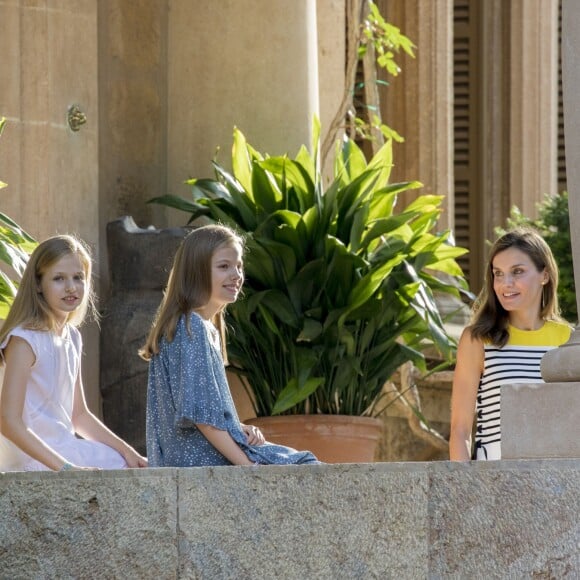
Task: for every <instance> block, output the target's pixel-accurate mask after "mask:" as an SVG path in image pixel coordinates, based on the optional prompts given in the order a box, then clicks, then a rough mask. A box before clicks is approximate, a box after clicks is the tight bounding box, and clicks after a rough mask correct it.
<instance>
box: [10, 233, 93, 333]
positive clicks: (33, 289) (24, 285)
mask: <svg viewBox="0 0 580 580" xmlns="http://www.w3.org/2000/svg"><path fill="white" fill-rule="evenodd" d="M70 254H75V255H77V256H78V257H79V260H80V262H81V264H82V267H83V271H84V275H85V284H86V286H85V293H84V296H83V300H82V302H81V303H80V305H79V307H78V308H77V309H76V310H74V311H73V312H71V313H70V314H69V315H68V317H67V320H66V321H67V323H68V324H72V325H73V326H80V324H82V322H83V321H84V319H85V317H86V315H87V313H90V314H91V315H92V316H93V317H94V318H95V320H98V314H97V311H96V308H95V299H94V293H93V288H92V284H91V275H92V263H91V254H90V250H89V248H88V247H87V245H86V244H85V243H84V242H83V241H82V240H80V239H78V238H76V237H74V236H70V235H59V236H54V237H51V238H48V239H47V240H44V241H43V242H41V243H40V244H38V246H36V248H35V250H34V252H32V254H31V256H30V258H29V259H28V263H27V265H26V268H25V270H24V274H23V275H22V280H21V281H20V285H19V286H18V292H17V293H16V297H15V298H14V302H13V303H12V306H11V308H10V311H9V312H8V315H7V316H6V320H5V321H4V324H3V325H2V329H1V330H0V344H1V343H2V342H3V341H4V340H5V338H6V336H8V334H9V333H10V331H12V330H13V329H14V328H16V327H17V326H24V327H26V328H30V329H34V330H56V320H55V318H54V314H53V312H52V310H51V309H50V307H49V305H48V304H47V302H46V300H45V298H44V296H43V295H42V294H41V293H40V292H39V290H38V289H39V286H40V283H41V281H42V276H43V275H44V273H45V272H46V270H47V269H48V268H50V267H51V266H52V265H53V264H55V263H56V262H58V261H59V260H60V259H61V258H63V257H65V256H68V255H70Z"/></svg>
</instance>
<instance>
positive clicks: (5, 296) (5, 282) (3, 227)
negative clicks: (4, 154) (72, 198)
mask: <svg viewBox="0 0 580 580" xmlns="http://www.w3.org/2000/svg"><path fill="white" fill-rule="evenodd" d="M5 124H6V119H5V118H4V117H2V118H0V135H1V134H2V131H3V130H4V126H5ZM3 187H6V184H5V183H4V182H2V181H0V189H2V188H3ZM35 245H36V242H35V240H34V238H32V237H31V236H29V235H28V234H27V233H26V232H25V231H24V230H23V229H22V228H21V227H20V226H19V225H18V224H16V223H15V222H14V221H12V220H11V219H10V218H9V217H8V216H7V215H5V214H3V213H1V212H0V268H2V267H3V266H4V270H7V271H3V270H2V269H0V319H4V318H6V315H7V314H8V310H9V309H10V305H11V304H12V300H13V299H14V296H16V290H17V287H18V282H17V280H15V279H14V278H15V277H16V278H18V279H19V278H20V276H22V273H23V272H24V268H25V267H26V263H27V262H28V256H29V254H30V252H32V250H33V249H34V247H35ZM6 267H7V268H6ZM14 274H16V276H14Z"/></svg>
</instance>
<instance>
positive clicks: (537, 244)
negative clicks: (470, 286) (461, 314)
mask: <svg viewBox="0 0 580 580" xmlns="http://www.w3.org/2000/svg"><path fill="white" fill-rule="evenodd" d="M510 248H516V249H517V250H520V251H521V252H523V253H524V254H526V255H527V256H528V257H529V258H530V260H531V261H532V263H533V264H534V266H535V268H536V270H537V271H538V272H543V271H544V270H546V272H547V274H548V280H547V282H546V284H545V285H544V286H543V287H542V300H541V304H540V312H539V316H540V318H541V319H542V320H559V321H562V319H561V318H560V308H559V306H558V266H557V264H556V260H555V259H554V255H553V254H552V250H551V249H550V247H549V246H548V244H547V243H546V242H545V241H544V239H543V238H542V236H540V234H539V233H538V232H537V231H535V230H533V229H531V228H515V229H513V230H511V231H509V232H506V233H505V234H503V235H502V236H501V237H500V238H498V239H497V240H496V241H495V243H494V244H493V246H492V248H491V250H490V252H489V258H488V261H487V267H486V271H485V282H484V286H483V289H482V290H481V292H480V294H479V296H478V297H477V300H476V302H475V304H474V309H473V324H472V327H471V334H472V336H473V337H475V338H479V339H482V340H487V341H489V342H491V343H492V344H494V345H496V346H499V347H502V346H504V345H505V344H506V343H507V341H508V339H509V333H508V323H509V314H508V312H507V311H506V310H504V308H503V306H502V305H501V304H500V302H499V300H498V298H497V296H496V294H495V291H494V289H493V260H494V258H495V257H496V256H497V254H499V253H500V252H503V251H504V250H508V249H510Z"/></svg>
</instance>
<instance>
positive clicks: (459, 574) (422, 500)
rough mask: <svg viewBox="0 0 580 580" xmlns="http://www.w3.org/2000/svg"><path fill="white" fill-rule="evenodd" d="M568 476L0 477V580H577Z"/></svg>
mask: <svg viewBox="0 0 580 580" xmlns="http://www.w3.org/2000/svg"><path fill="white" fill-rule="evenodd" d="M579 503H580V460H533V461H502V462H489V463H483V462H478V463H467V464H459V463H449V462H433V463H388V464H387V463H377V464H366V465H357V464H351V465H319V466H270V467H259V468H253V467H250V468H244V467H221V468H192V469H148V470H138V471H109V472H98V473H81V472H66V473H12V474H0V522H1V523H0V577H2V578H73V577H74V578H140V579H141V578H156V579H159V578H212V579H215V578H247V579H251V578H329V579H330V578H332V579H333V580H334V579H341V578H345V579H346V578H348V579H352V578H399V579H405V578H412V579H414V580H415V579H420V578H482V577H485V578H524V577H526V578H527V577H538V578H578V575H579V574H580V522H579V520H578V509H577V508H578V505H579Z"/></svg>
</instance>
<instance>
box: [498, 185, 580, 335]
mask: <svg viewBox="0 0 580 580" xmlns="http://www.w3.org/2000/svg"><path fill="white" fill-rule="evenodd" d="M538 214H539V217H538V218H537V219H531V218H528V217H526V216H524V215H523V214H522V212H521V211H520V210H519V209H518V208H517V207H516V206H514V207H513V208H512V210H511V212H510V217H509V218H508V219H507V227H508V229H509V228H512V227H516V226H529V227H533V228H535V229H536V230H538V232H540V234H541V235H542V237H543V238H544V240H546V243H547V244H548V246H550V249H551V250H552V253H553V254H554V258H555V259H556V264H558V269H559V273H560V283H559V286H558V301H559V303H560V308H561V310H562V316H563V317H564V318H565V319H566V320H568V321H569V322H572V323H576V322H577V321H578V311H577V306H576V287H575V285H574V268H573V264H572V242H571V240H570V216H569V212H568V192H567V191H563V192H562V193H561V194H559V195H546V197H545V199H544V201H543V202H542V203H540V204H538ZM504 232H505V230H504V229H502V228H496V233H497V234H498V235H501V234H502V233H504Z"/></svg>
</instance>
